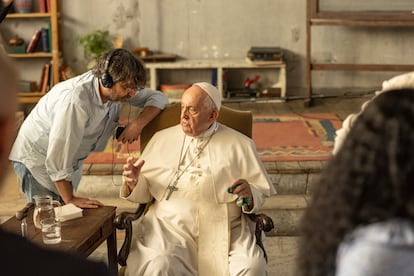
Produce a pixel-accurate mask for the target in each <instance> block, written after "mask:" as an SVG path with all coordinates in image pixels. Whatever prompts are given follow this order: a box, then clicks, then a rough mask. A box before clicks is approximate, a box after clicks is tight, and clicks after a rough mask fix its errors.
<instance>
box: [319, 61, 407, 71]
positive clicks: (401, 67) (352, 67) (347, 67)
mask: <svg viewBox="0 0 414 276" xmlns="http://www.w3.org/2000/svg"><path fill="white" fill-rule="evenodd" d="M311 69H312V70H334V71H335V70H336V71H399V72H403V71H404V72H405V71H412V70H414V64H346V63H312V64H311Z"/></svg>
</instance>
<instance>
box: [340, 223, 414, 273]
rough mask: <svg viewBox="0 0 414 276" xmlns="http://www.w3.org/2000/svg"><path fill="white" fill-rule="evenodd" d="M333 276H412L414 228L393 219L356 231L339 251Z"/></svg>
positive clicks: (411, 225)
mask: <svg viewBox="0 0 414 276" xmlns="http://www.w3.org/2000/svg"><path fill="white" fill-rule="evenodd" d="M335 275H336V276H349V275H352V276H374V275H378V276H380V275H381V276H395V275H398V276H404V275H414V224H413V223H412V222H410V221H407V220H399V219H394V220H389V221H386V222H380V223H374V224H370V225H368V226H363V227H360V228H358V229H356V230H355V231H353V232H352V233H351V234H350V235H348V236H347V238H346V239H345V241H344V242H343V243H342V244H341V246H340V247H339V250H338V254H337V265H336V274H335Z"/></svg>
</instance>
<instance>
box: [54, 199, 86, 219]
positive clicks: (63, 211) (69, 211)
mask: <svg viewBox="0 0 414 276" xmlns="http://www.w3.org/2000/svg"><path fill="white" fill-rule="evenodd" d="M59 208H60V209H59ZM55 214H56V216H57V217H58V219H59V220H60V221H61V222H64V221H67V220H71V219H75V218H80V217H82V216H83V210H82V209H81V208H79V207H76V206H75V205H73V204H72V203H69V204H66V205H63V206H59V207H55Z"/></svg>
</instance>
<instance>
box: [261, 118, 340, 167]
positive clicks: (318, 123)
mask: <svg viewBox="0 0 414 276" xmlns="http://www.w3.org/2000/svg"><path fill="white" fill-rule="evenodd" d="M341 124H342V122H341V120H340V119H339V118H338V117H337V116H336V115H335V114H331V113H322V114H310V113H309V114H286V115H257V116H254V123H253V140H254V141H255V143H256V148H257V151H258V153H259V155H260V157H261V159H262V161H302V160H303V161H305V160H308V161H311V160H315V161H316V160H327V159H329V158H330V156H331V153H332V149H333V144H334V137H335V131H336V129H338V128H340V127H341Z"/></svg>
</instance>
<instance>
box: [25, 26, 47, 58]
mask: <svg viewBox="0 0 414 276" xmlns="http://www.w3.org/2000/svg"><path fill="white" fill-rule="evenodd" d="M50 43H51V40H50V28H40V29H37V30H36V31H35V32H34V34H33V36H32V38H31V39H30V41H29V43H28V44H27V47H26V53H33V52H39V51H40V52H46V53H49V52H50V48H51V47H50Z"/></svg>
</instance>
